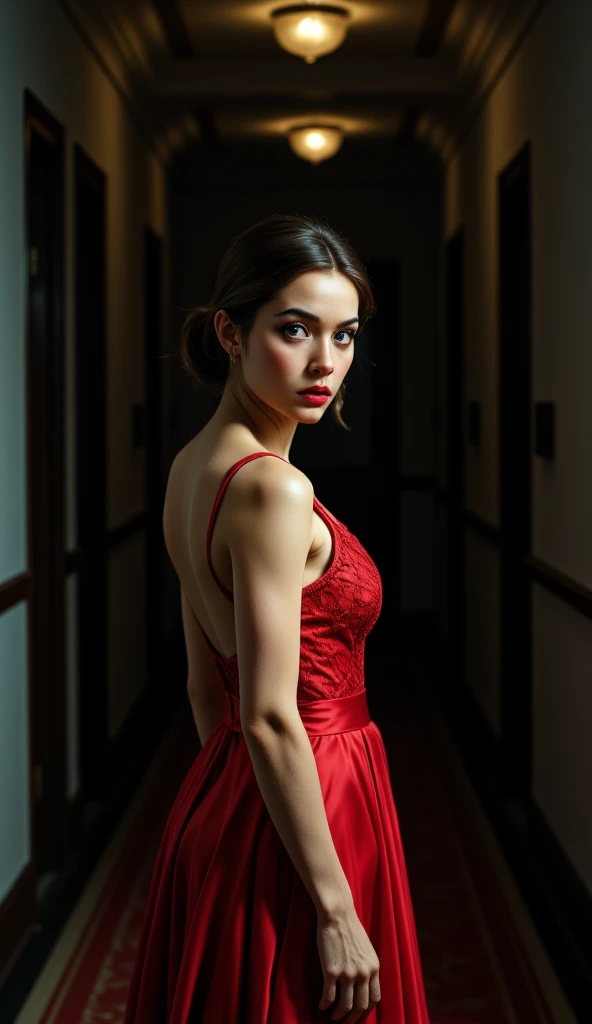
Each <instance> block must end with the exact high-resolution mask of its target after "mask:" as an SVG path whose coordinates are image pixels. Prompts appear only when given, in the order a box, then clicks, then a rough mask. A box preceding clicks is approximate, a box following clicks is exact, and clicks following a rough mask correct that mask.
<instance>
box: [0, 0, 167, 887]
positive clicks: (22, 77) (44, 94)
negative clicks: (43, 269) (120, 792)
mask: <svg viewBox="0 0 592 1024" xmlns="http://www.w3.org/2000/svg"><path fill="white" fill-rule="evenodd" d="M25 88H28V89H30V90H31V91H32V92H33V93H34V94H35V95H36V96H37V98H38V99H39V100H40V101H41V103H42V104H44V105H45V106H46V107H47V108H48V110H49V111H50V113H51V114H52V115H53V116H54V117H55V118H56V119H57V120H58V121H59V122H60V123H61V124H62V125H63V126H64V128H65V146H66V153H65V156H66V161H65V174H66V180H65V195H66V206H65V255H66V262H65V272H66V276H65V287H66V304H65V348H66V383H65V386H66V393H65V401H66V408H65V421H66V422H65V438H66V453H65V457H66V463H67V464H66V473H67V483H66V488H67V490H66V545H67V548H71V547H72V546H74V545H75V544H76V523H75V493H76V480H75V470H74V451H75V435H74V424H75V408H74V397H75V396H74V377H75V366H74V333H73V332H74V295H73V273H74V266H73V238H74V206H73V198H74V197H73V181H72V175H73V147H74V144H75V143H80V144H81V145H82V147H83V148H84V150H85V151H86V153H87V154H88V155H89V156H90V157H91V159H93V160H94V161H95V162H96V163H97V164H98V165H99V167H100V168H101V169H102V171H103V172H104V173H105V174H106V176H107V179H108V184H107V253H108V272H107V348H108V376H107V383H108V408H107V415H108V472H109V478H108V523H109V525H111V526H114V525H117V524H118V523H120V522H122V521H124V520H125V519H127V518H128V517H129V516H130V515H133V513H135V512H137V511H140V510H141V509H143V507H144V473H145V466H144V458H143V456H142V455H140V456H139V455H134V454H133V452H132V448H131V439H130V434H131V407H132V403H133V402H135V401H141V400H142V398H143V396H144V379H143V365H142V338H143V333H142V332H143V324H142V316H143V295H142V256H143V248H142V247H143V226H144V224H148V225H149V226H150V227H151V228H152V229H153V231H155V232H156V233H157V234H158V235H160V236H162V237H163V238H164V239H165V251H164V257H165V266H164V272H165V277H166V272H167V260H168V242H167V238H168V221H167V174H166V169H165V168H164V167H163V166H162V164H161V162H160V161H159V159H157V157H156V156H155V155H154V153H153V152H152V151H151V149H150V147H149V145H148V143H147V141H146V139H145V138H144V137H143V136H142V135H141V134H140V131H139V129H138V127H137V125H136V123H135V122H134V120H133V119H132V117H131V116H130V113H129V111H128V109H127V107H126V105H125V103H124V102H123V100H122V97H121V96H120V95H119V93H118V92H117V90H116V89H115V88H114V86H113V84H112V83H111V81H110V80H109V79H108V77H107V76H106V74H105V73H104V71H103V70H102V69H101V67H100V66H99V64H98V63H97V61H96V59H95V58H94V56H93V55H92V54H91V52H90V50H89V48H88V47H87V45H86V44H85V42H84V41H83V39H82V38H81V37H80V36H79V35H78V34H77V31H76V29H75V27H74V25H73V23H72V22H71V21H70V19H69V18H68V17H66V15H65V13H64V10H63V8H62V7H61V5H60V4H59V3H57V2H55V0H49V2H41V0H20V2H19V3H18V4H10V5H4V6H3V7H2V9H0V135H1V137H2V139H3V156H2V161H0V223H2V232H1V233H0V481H1V483H0V581H4V580H6V579H8V578H10V577H12V576H14V575H17V574H19V573H21V572H24V571H25V570H26V568H27V554H26V522H27V507H26V485H25V482H26V461H25V460H26V440H27V439H26V423H25V383H26V379H25V315H26V289H27V270H26V236H25V220H24V155H25V148H24V122H23V110H24V100H23V90H24V89H25ZM134 544H135V542H134V541H133V540H132V541H130V542H129V545H128V544H126V545H124V547H127V546H129V547H130V550H131V549H132V548H133V546H134ZM117 563H118V565H117V573H116V575H117V586H118V587H119V588H120V589H119V591H118V592H119V593H121V590H122V589H123V591H125V592H127V594H128V600H127V602H121V603H120V604H119V606H118V608H117V614H118V620H117V622H118V625H117V628H114V629H113V631H112V632H111V633H110V646H109V665H110V673H111V679H112V680H114V679H116V680H117V689H116V690H115V691H114V690H113V683H112V686H111V692H112V693H113V699H112V707H111V708H110V723H111V729H112V731H113V730H114V729H115V728H116V727H117V726H118V725H119V724H120V723H121V720H122V717H123V715H124V713H125V711H126V710H127V708H128V707H129V705H130V702H131V697H133V695H135V693H136V692H137V689H138V685H139V681H140V682H141V679H142V676H143V669H144V666H143V651H144V644H145V637H144V627H143V620H142V619H141V616H140V614H139V612H138V608H139V607H141V606H142V602H141V601H140V602H139V603H138V595H139V594H141V593H142V592H143V579H144V572H143V568H142V564H143V563H142V558H141V557H140V558H139V559H138V557H137V556H136V554H135V553H132V554H131V555H128V556H127V557H124V555H123V548H122V551H121V552H118V558H117ZM122 563H123V566H122ZM111 577H112V578H113V572H111ZM75 586H76V583H75V579H74V578H70V579H69V580H68V582H67V594H66V610H67V624H66V628H67V636H66V653H67V694H68V706H67V733H68V742H69V750H68V792H69V794H70V795H72V794H73V793H75V792H76V789H77V788H78V750H77V743H76V712H77V696H76V695H77V687H78V685H79V681H78V679H77V670H76V642H75V637H76V622H75V608H76V601H75ZM25 623H26V616H25V606H24V604H21V605H17V606H16V607H15V608H12V609H10V611H9V612H7V613H5V614H4V615H2V616H0V707H1V708H2V714H1V715H0V777H1V778H2V779H4V780H6V779H10V787H9V791H8V790H6V789H5V788H3V787H2V784H1V782H0V899H2V896H3V894H4V893H6V892H7V891H8V890H9V888H10V887H11V885H12V884H13V882H14V880H15V878H16V877H17V875H18V874H19V873H20V871H21V870H22V868H23V866H24V865H25V864H26V863H27V861H28V860H29V857H30V854H31V850H30V843H29V820H28V808H29V779H28V758H29V747H28V705H27V693H28V665H27V657H26V644H25V634H24V633H23V629H24V628H25ZM130 695H131V696H130Z"/></svg>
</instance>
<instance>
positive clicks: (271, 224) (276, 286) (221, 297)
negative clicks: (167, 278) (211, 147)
mask: <svg viewBox="0 0 592 1024" xmlns="http://www.w3.org/2000/svg"><path fill="white" fill-rule="evenodd" d="M311 270H338V271H339V272H340V273H342V274H344V275H345V276H346V277H348V278H349V279H350V281H351V282H352V284H353V285H354V286H355V288H356V290H357V292H358V296H359V308H358V315H359V318H360V324H359V329H358V335H359V332H360V330H361V329H362V327H363V326H364V324H365V323H366V322H367V320H368V319H369V317H370V316H372V314H373V312H374V309H375V307H374V297H373V295H372V289H371V286H370V281H369V279H368V275H367V273H366V270H365V268H364V265H363V263H362V261H361V260H360V258H359V257H358V256H357V254H356V252H355V251H354V249H353V247H352V246H351V245H350V243H349V242H348V241H347V240H346V239H345V238H343V237H342V236H341V235H339V234H338V233H337V232H336V231H334V230H333V229H332V228H331V227H329V225H328V224H327V223H326V222H325V221H324V220H321V219H320V218H317V217H307V216H301V215H299V214H273V215H272V216H271V217H266V218H265V219H264V220H260V221H258V222H257V223H256V224H253V225H251V227H249V228H247V229H246V230H245V231H243V232H241V233H240V234H239V235H237V236H236V238H234V239H233V241H232V242H231V243H230V245H229V247H228V249H227V250H226V253H225V255H224V256H223V257H222V259H221V261H220V263H219V264H218V268H217V271H216V276H215V280H214V286H213V294H212V298H211V301H210V305H209V306H198V307H197V308H195V309H193V310H192V311H191V312H190V313H189V315H188V316H187V318H186V320H185V323H184V324H183V329H182V333H181V359H182V362H183V365H184V367H185V369H186V370H188V371H189V373H190V374H191V375H192V376H193V377H195V378H196V379H197V380H198V381H199V382H200V384H205V385H206V386H208V387H210V388H212V389H213V390H214V391H216V392H219V393H221V392H222V391H223V390H224V386H225V383H226V380H227V378H228V370H229V359H228V356H227V354H226V352H225V351H224V349H223V347H222V345H221V344H220V342H219V340H218V336H217V333H216V328H215V327H214V322H213V321H214V316H215V314H216V312H217V311H218V310H219V309H224V310H225V311H226V313H227V314H228V316H229V317H230V319H231V320H232V322H233V323H234V324H236V325H237V327H240V328H241V332H242V335H243V347H244V348H245V351H247V338H248V334H249V332H250V330H251V328H252V326H253V323H254V321H255V317H256V315H257V311H258V309H259V307H260V306H263V305H264V304H265V303H267V302H270V301H271V300H272V299H273V297H274V296H275V295H276V294H277V293H278V292H279V291H280V290H281V289H282V288H284V287H285V286H286V285H287V284H289V283H290V282H291V281H293V280H294V279H295V278H296V277H298V276H299V275H300V274H304V273H306V272H308V271H311ZM344 399H345V381H344V382H343V383H342V385H341V387H340V389H339V391H338V392H337V394H336V395H335V398H334V399H333V402H332V403H331V407H330V408H331V414H332V416H333V418H334V419H335V420H336V421H337V423H338V424H339V425H340V426H341V427H344V428H345V429H346V430H349V429H350V428H349V427H348V426H347V424H346V423H345V422H344V421H343V419H342V417H341V409H342V407H343V403H344Z"/></svg>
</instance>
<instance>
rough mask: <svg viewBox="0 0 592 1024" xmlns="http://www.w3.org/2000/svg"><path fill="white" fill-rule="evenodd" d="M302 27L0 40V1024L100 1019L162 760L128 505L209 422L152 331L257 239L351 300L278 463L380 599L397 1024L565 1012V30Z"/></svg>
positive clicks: (159, 564) (202, 23)
mask: <svg viewBox="0 0 592 1024" xmlns="http://www.w3.org/2000/svg"><path fill="white" fill-rule="evenodd" d="M294 6H297V7H299V10H298V11H294V10H292V8H293V7H294ZM301 6H302V5H293V4H291V3H288V2H287V0H244V2H243V0H199V3H195V2H194V0H130V2H129V3H128V4H125V5H121V4H118V3H116V0H93V2H92V3H90V4H88V3H83V2H81V0H19V3H18V5H15V4H12V5H5V8H4V9H3V10H2V11H0V69H1V71H0V73H1V74H2V89H0V123H1V124H2V127H3V133H2V138H3V159H2V161H0V209H1V222H2V225H3V229H2V232H1V233H0V264H1V266H2V273H0V1022H1V1024H10V1022H11V1021H13V1020H15V1021H17V1022H18V1024H36V1022H39V1024H50V1022H51V1024H53V1022H56V1024H92V1022H94V1021H97V1022H98V1021H99V1020H112V1021H114V1022H116V1021H117V1020H121V1017H122V1007H123V1005H124V1002H125V993H126V984H127V982H126V971H128V969H129V966H130V962H131V961H130V956H131V951H132V950H133V944H134V940H135V937H137V928H138V926H139V919H140V916H141V908H142V905H143V900H144V899H145V895H146V891H145V887H146V884H147V880H148V878H149V874H150V864H151V858H152V857H153V855H154V852H155V849H156V844H157V842H158V838H159V834H160V832H161V830H162V827H163V825H164V822H165V820H166V815H167V809H168V808H169V807H170V805H171V801H172V799H173V796H174V793H175V792H176V791H177V790H178V788H179V785H180V783H181V781H182V779H183V777H184V774H185V773H186V772H187V770H188V767H189V766H190V765H191V764H192V763H193V760H194V758H195V756H196V754H197V752H198V747H199V743H198V739H197V736H196V733H195V727H194V724H193V721H192V719H191V716H190V709H189V706H188V701H187V682H188V679H187V675H188V668H187V655H186V645H185V637H184V631H183V621H182V616H181V604H180V600H179V580H178V578H177V575H176V573H175V571H174V569H173V566H172V563H171V559H170V558H169V557H168V554H167V551H166V548H165V545H164V539H163V503H164V496H165V490H166V486H167V480H168V477H169V472H170V469H171V465H172V463H173V460H174V458H175V456H176V455H177V453H178V452H179V451H180V450H181V449H182V448H183V447H184V446H186V445H187V443H188V442H189V441H190V439H191V438H193V437H195V435H196V434H198V433H200V431H202V429H203V428H204V427H205V426H206V424H207V423H208V422H209V420H210V418H211V417H212V415H213V414H214V413H215V411H216V409H217V406H218V396H217V394H216V393H215V391H214V390H213V389H211V388H209V387H207V386H206V385H205V384H204V383H203V382H202V383H199V382H198V380H197V379H196V378H195V377H192V376H191V374H190V373H189V372H187V369H186V367H185V366H184V365H183V363H182V359H181V351H180V335H181V328H182V325H183V323H184V321H185V318H186V316H187V313H188V312H189V311H190V310H192V309H194V308H195V307H197V306H202V307H203V306H206V307H210V306H211V308H212V309H214V307H216V304H215V303H213V301H212V287H213V281H214V276H215V272H216V268H217V266H218V263H219V261H220V259H221V257H222V254H223V253H224V252H225V251H226V250H227V247H228V244H229V242H230V240H231V239H232V238H235V237H236V236H237V234H238V233H239V232H241V231H243V230H244V229H246V228H247V227H249V226H250V225H253V224H254V223H256V222H257V221H259V220H261V219H263V218H267V217H269V216H271V215H274V214H275V215H278V214H279V215H281V214H286V213H300V214H307V215H310V216H314V217H317V218H319V219H320V220H322V221H326V223H327V224H329V225H330V226H331V227H332V228H333V229H335V230H336V231H337V232H339V233H340V234H341V235H342V237H343V238H345V239H346V240H347V241H349V242H350V243H351V244H352V246H353V247H354V248H355V250H356V252H357V253H359V255H360V258H361V260H362V262H363V264H364V267H365V268H366V270H367V272H368V276H369V279H370V281H371V285H372V293H373V298H374V300H375V310H374V313H373V315H372V316H371V317H370V319H369V321H368V323H367V325H364V328H363V330H360V331H359V332H358V334H359V337H357V336H356V343H355V358H354V359H353V362H352V365H351V371H350V372H349V376H348V380H347V397H346V399H345V401H344V405H343V414H344V419H345V423H346V425H347V427H348V428H349V429H343V428H342V427H340V426H339V425H338V423H337V422H336V421H335V420H334V419H332V418H331V416H330V415H325V416H321V417H320V418H319V422H318V424H317V423H315V425H314V426H315V428H314V430H312V429H307V427H308V426H310V424H309V423H308V421H306V422H305V421H303V422H301V423H299V424H298V426H299V429H298V430H297V431H296V434H295V437H294V441H293V444H292V448H291V453H290V455H291V461H292V462H293V464H294V466H296V467H297V468H298V469H300V470H301V471H302V472H303V473H304V474H305V475H306V476H307V477H308V479H309V480H310V482H311V483H312V485H313V489H314V494H315V497H317V498H318V500H319V501H320V502H322V503H323V505H324V506H325V508H326V509H327V510H330V514H331V515H333V516H334V517H337V519H338V520H339V521H340V522H341V523H342V524H343V525H344V526H346V530H347V531H348V532H351V533H353V534H354V535H355V536H356V537H357V538H359V540H360V542H361V544H362V545H363V547H364V548H365V550H366V551H367V553H368V554H369V555H370V557H371V559H373V560H374V562H375V565H376V567H377V568H378V570H379V574H380V577H381V580H382V584H383V603H382V610H381V613H380V616H379V618H378V621H377V622H376V625H375V626H374V628H373V629H372V631H371V633H370V635H369V637H368V644H367V647H366V657H367V662H366V664H367V687H368V695H369V703H370V706H371V710H372V712H373V716H374V717H375V718H376V721H377V723H378V724H379V725H380V729H381V732H382V734H383V736H384V740H385V745H386V747H387V750H388V756H389V763H390V769H391V776H392V784H393V792H394V796H395V799H396V804H397V810H398V813H399V814H400V821H401V831H402V834H403V838H404V845H405V849H406V851H407V860H408V870H409V875H410V880H411V882H412V888H413V896H414V907H415V908H416V913H417V920H418V928H419V940H420V945H421V951H422V957H423V959H424V963H425V973H426V984H427V987H428V996H429V1001H430V1013H431V1021H430V1024H542V1022H545V1024H550V1022H553V1024H586V1022H587V1021H588V1020H589V1019H591V1018H592V1010H591V1007H592V955H591V949H590V935H592V829H591V828H590V822H591V820H592V786H591V785H590V780H591V779H592V745H591V744H590V740H589V734H590V722H591V720H592V704H591V698H590V695H591V693H592V688H591V687H590V678H591V670H590V666H591V665H592V533H591V531H590V529H589V523H590V520H591V517H592V487H591V486H590V475H589V472H588V468H587V467H588V461H589V454H588V453H589V446H590V445H589V441H590V438H591V437H592V406H591V404H590V388H589V381H590V379H591V378H592V359H591V353H592V348H591V346H590V344H589V341H588V333H589V332H588V325H589V322H590V316H591V312H592V311H591V310H590V295H591V291H590V285H589V280H588V278H589V274H588V266H589V237H588V231H587V225H588V214H589V207H590V204H591V202H592V200H591V199H590V189H589V180H590V173H591V172H592V149H591V147H590V146H589V144H588V134H587V131H586V127H587V124H586V118H585V109H586V102H587V95H588V90H589V88H590V87H592V64H591V62H590V59H589V40H590V39H592V5H590V4H588V3H583V2H581V0H561V2H560V0H491V2H487V3H484V2H481V0H415V2H414V3H409V2H406V0H363V2H362V0H335V3H331V4H329V5H327V4H320V5H319V4H318V3H316V2H314V0H306V3H305V6H304V9H303V10H300V7H301ZM313 8H314V9H313ZM327 8H330V9H327ZM296 16H297V17H296ZM303 18H304V21H305V29H306V31H304V29H302V23H301V21H302V19H303ZM295 19H296V20H295ZM299 19H300V20H299ZM307 26H308V27H307ZM319 26H320V27H319ZM321 30H322V31H321ZM307 33H308V34H307ZM319 40H321V41H319ZM323 40H324V42H323ZM216 308H217V307H216ZM288 312H289V311H288ZM300 312H301V311H300ZM277 315H279V314H277ZM348 316H350V317H351V316H352V314H351V313H350V314H348ZM305 319H306V318H305ZM313 319H314V318H313ZM317 319H318V318H317ZM353 319H356V318H353ZM347 322H348V323H351V322H352V321H351V320H348V321H347ZM294 340H296V339H294ZM291 347H293V346H291ZM218 355H220V352H218ZM297 386H298V387H300V385H297ZM295 387H296V385H295ZM331 411H333V410H331ZM200 498H202V499H203V495H202V494H200ZM204 502H205V499H204ZM204 502H202V504H203V503H204ZM197 505H199V502H195V503H194V505H193V506H192V508H193V507H197ZM201 511H202V510H201V509H200V512H201ZM309 554H310V552H309ZM375 575H376V574H375ZM339 597H340V600H341V599H342V594H341V593H340V594H339ZM207 606H208V605H207V602H206V607H207ZM330 624H331V628H332V629H333V628H334V621H333V620H332V619H330ZM315 650H316V649H315ZM344 676H345V673H342V678H343V677H344ZM163 1024H164V1022H163ZM228 1024H230V1022H228ZM387 1024H390V1022H387Z"/></svg>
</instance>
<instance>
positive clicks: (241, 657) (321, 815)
mask: <svg viewBox="0 0 592 1024" xmlns="http://www.w3.org/2000/svg"><path fill="white" fill-rule="evenodd" d="M257 462H258V465H257V467H254V466H253V467H252V469H251V472H247V474H244V470H243V473H242V474H240V483H239V479H238V478H237V480H236V483H237V484H239V486H238V487H237V488H236V489H234V493H233V497H232V501H231V502H229V504H228V510H229V511H228V518H227V526H226V531H225V532H226V537H227V544H228V548H229V551H230V555H231V559H232V578H233V594H234V614H235V628H236V642H237V658H238V670H239V677H240V714H241V726H242V730H243V734H244V737H245V740H246V743H247V746H248V749H249V755H250V757H251V761H252V763H253V769H254V772H255V776H256V779H257V783H258V785H259V788H260V790H261V794H262V796H263V799H264V801H265V804H266V806H267V809H268V811H269V814H270V817H271V819H272V821H273V823H274V825H275V827H276V829H277V831H278V833H279V835H280V838H281V839H282V842H283V843H284V846H285V847H286V850H287V852H288V854H289V856H290V858H291V859H292V862H293V863H294V866H295V868H296V870H297V871H298V874H299V875H300V877H301V878H302V881H303V882H304V885H305V886H306V888H307V889H308V892H309V893H310V896H311V898H312V900H313V902H314V905H315V907H316V909H317V913H318V914H319V915H321V916H324V917H328V918H331V917H333V916H340V915H342V914H343V913H347V912H348V911H349V910H350V909H351V908H352V905H353V900H352V894H351V890H350V887H349V883H348V881H347V878H346V876H345V873H344V871H343V868H342V866H341V863H340V861H339V858H338V856H337V853H336V850H335V846H334V843H333V838H332V836H331V832H330V829H329V824H328V821H327V815H326V811H325V805H324V801H323V795H322V792H321V785H320V780H319V774H318V770H317V766H316V761H315V757H314V754H313V750H312V747H311V744H310V740H309V738H308V734H307V732H306V729H305V728H304V725H303V723H302V719H301V718H300V714H299V711H298V707H297V703H296V693H297V683H298V674H299V667H300V629H301V605H302V585H303V573H304V567H305V564H306V558H307V555H308V551H309V549H310V545H311V537H312V513H313V489H312V485H311V484H310V481H308V480H307V479H306V477H304V476H303V474H301V473H300V472H299V471H298V470H296V469H294V467H288V466H286V465H278V462H277V460H275V459H274V460H273V466H272V465H270V463H271V462H272V460H271V459H260V460H257ZM228 497H230V495H227V500H228Z"/></svg>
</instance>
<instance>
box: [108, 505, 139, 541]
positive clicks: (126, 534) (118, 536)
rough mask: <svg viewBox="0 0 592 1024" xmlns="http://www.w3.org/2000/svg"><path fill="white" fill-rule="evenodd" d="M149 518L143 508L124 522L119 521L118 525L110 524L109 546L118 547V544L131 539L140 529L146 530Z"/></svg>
mask: <svg viewBox="0 0 592 1024" xmlns="http://www.w3.org/2000/svg"><path fill="white" fill-rule="evenodd" d="M148 520H149V514H148V512H147V511H146V510H145V509H143V510H142V511H141V512H136V514H135V515H133V516H130V517H129V519H126V520H125V521H124V522H123V523H119V525H118V526H110V527H109V528H108V530H107V547H108V548H114V547H117V545H118V544H122V543H123V542H124V541H126V540H129V538H130V537H133V536H134V534H136V533H138V532H139V531H140V530H145V529H146V527H147V526H148Z"/></svg>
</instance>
